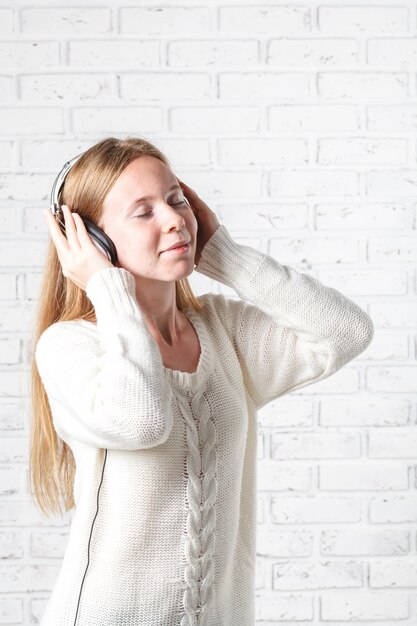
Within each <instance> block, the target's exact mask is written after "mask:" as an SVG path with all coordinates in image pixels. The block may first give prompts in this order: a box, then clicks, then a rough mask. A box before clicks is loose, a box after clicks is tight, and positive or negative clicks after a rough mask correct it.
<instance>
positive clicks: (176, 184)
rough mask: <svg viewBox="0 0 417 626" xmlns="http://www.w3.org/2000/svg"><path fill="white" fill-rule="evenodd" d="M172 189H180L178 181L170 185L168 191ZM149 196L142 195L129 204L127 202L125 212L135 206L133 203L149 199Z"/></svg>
mask: <svg viewBox="0 0 417 626" xmlns="http://www.w3.org/2000/svg"><path fill="white" fill-rule="evenodd" d="M173 189H181V191H182V188H181V187H180V185H179V184H178V183H175V184H174V185H172V187H170V188H169V189H168V191H172V190H173ZM150 198H152V196H142V198H138V199H137V200H134V201H133V202H132V203H131V204H129V206H127V207H126V209H125V213H127V212H128V211H130V209H132V208H133V207H134V206H135V204H137V203H138V202H142V201H143V200H149V199H150Z"/></svg>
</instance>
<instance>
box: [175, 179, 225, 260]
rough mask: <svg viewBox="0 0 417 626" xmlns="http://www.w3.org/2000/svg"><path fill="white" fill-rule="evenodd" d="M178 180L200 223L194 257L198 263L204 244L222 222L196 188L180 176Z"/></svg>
mask: <svg viewBox="0 0 417 626" xmlns="http://www.w3.org/2000/svg"><path fill="white" fill-rule="evenodd" d="M177 180H178V182H179V184H180V185H181V188H182V190H183V192H184V195H185V197H186V198H187V200H188V201H189V203H190V206H191V210H192V211H193V213H194V215H195V217H196V220H197V224H198V229H197V245H196V251H195V257H194V262H195V264H196V265H197V264H198V262H199V260H200V257H201V253H202V251H203V248H204V246H205V245H206V243H207V242H208V240H209V239H210V237H211V236H212V235H213V234H214V233H215V232H216V230H217V229H218V227H219V226H220V222H219V220H218V219H217V216H216V214H215V213H214V211H212V210H211V209H210V207H209V206H207V204H206V203H205V202H204V201H203V200H202V199H201V198H200V197H199V196H198V194H197V193H196V192H195V191H194V189H191V187H189V186H188V185H186V184H185V183H184V182H183V181H182V180H180V179H179V178H177Z"/></svg>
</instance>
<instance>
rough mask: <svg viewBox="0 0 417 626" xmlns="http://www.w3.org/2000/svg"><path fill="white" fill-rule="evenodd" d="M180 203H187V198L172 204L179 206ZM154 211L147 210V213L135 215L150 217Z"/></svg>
mask: <svg viewBox="0 0 417 626" xmlns="http://www.w3.org/2000/svg"><path fill="white" fill-rule="evenodd" d="M180 204H187V203H186V202H185V200H181V201H180V202H173V203H172V206H179V205H180ZM151 213H152V211H147V212H146V213H142V214H141V215H134V216H133V217H148V215H150V214H151Z"/></svg>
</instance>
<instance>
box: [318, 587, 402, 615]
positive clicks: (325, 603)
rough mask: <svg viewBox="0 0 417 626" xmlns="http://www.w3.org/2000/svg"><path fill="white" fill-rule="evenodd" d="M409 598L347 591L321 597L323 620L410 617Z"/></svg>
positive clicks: (361, 591)
mask: <svg viewBox="0 0 417 626" xmlns="http://www.w3.org/2000/svg"><path fill="white" fill-rule="evenodd" d="M408 607H409V598H408V594H406V593H399V592H396V593H392V592H391V593H387V592H382V591H381V592H376V591H374V592H372V591H367V590H365V589H361V590H360V591H358V592H356V593H355V592H354V591H349V590H345V591H343V594H340V593H332V594H322V596H321V619H322V620H324V621H328V620H349V621H353V620H354V621H360V620H384V621H385V620H393V619H406V618H407V617H409V608H408Z"/></svg>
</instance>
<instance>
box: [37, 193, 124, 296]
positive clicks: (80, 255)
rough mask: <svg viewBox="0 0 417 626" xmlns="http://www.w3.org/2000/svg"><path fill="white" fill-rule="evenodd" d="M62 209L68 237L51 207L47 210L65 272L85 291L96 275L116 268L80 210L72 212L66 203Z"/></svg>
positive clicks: (46, 214)
mask: <svg viewBox="0 0 417 626" xmlns="http://www.w3.org/2000/svg"><path fill="white" fill-rule="evenodd" d="M62 212H63V215H64V221H65V233H66V237H65V235H64V234H63V232H62V231H61V229H60V227H59V225H58V222H57V221H56V219H55V217H54V216H53V214H52V212H51V210H50V209H47V210H45V211H44V213H45V218H46V221H47V224H48V227H49V232H50V235H51V237H52V240H53V242H54V244H55V248H56V251H57V254H58V257H59V260H60V263H61V266H62V273H63V275H64V276H66V277H67V278H70V279H71V280H72V281H73V282H74V283H75V284H76V285H77V286H78V287H81V289H83V290H84V291H85V288H86V285H87V283H88V281H89V279H90V278H91V276H92V275H93V274H95V273H96V272H98V271H99V270H101V269H104V268H105V267H114V265H113V264H112V263H111V262H110V261H109V259H108V258H107V257H106V255H105V253H104V251H103V252H100V250H99V249H98V248H97V247H96V246H95V244H94V243H93V241H92V239H91V237H90V235H89V234H88V232H87V229H86V227H85V224H84V222H83V221H82V219H81V217H80V216H79V215H78V213H71V211H70V210H69V208H68V207H67V206H66V205H65V204H64V205H63V206H62Z"/></svg>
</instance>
